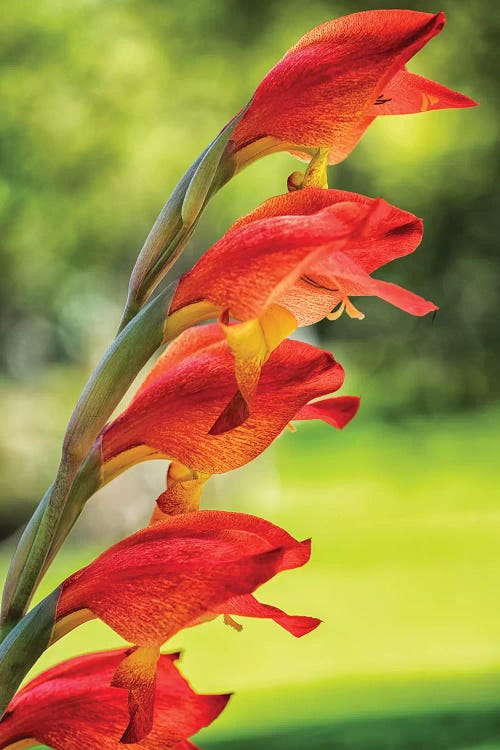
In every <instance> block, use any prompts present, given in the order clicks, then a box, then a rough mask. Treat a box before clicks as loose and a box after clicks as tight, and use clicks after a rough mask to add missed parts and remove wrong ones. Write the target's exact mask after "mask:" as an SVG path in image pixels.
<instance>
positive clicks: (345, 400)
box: [294, 396, 360, 430]
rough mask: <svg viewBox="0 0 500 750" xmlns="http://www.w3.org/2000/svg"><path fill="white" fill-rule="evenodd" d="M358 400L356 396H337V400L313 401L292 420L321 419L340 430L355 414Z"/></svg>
mask: <svg viewBox="0 0 500 750" xmlns="http://www.w3.org/2000/svg"><path fill="white" fill-rule="evenodd" d="M359 404H360V399H359V397H358V396H337V398H326V399H323V400H322V401H314V402H313V403H311V404H306V405H305V406H303V407H302V409H300V411H298V412H297V414H296V415H295V416H294V420H309V419H322V420H323V422H326V423H327V424H330V425H331V426H332V427H336V428H337V429H338V430H341V429H342V428H343V427H345V426H346V424H349V422H350V421H351V419H354V417H355V416H356V414H357V411H358V409H359Z"/></svg>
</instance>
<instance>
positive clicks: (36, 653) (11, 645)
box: [0, 589, 61, 718]
mask: <svg viewBox="0 0 500 750" xmlns="http://www.w3.org/2000/svg"><path fill="white" fill-rule="evenodd" d="M60 593H61V592H60V589H56V590H55V591H53V592H52V593H51V594H49V596H47V597H46V598H45V599H44V600H43V601H41V602H40V604H38V605H37V606H36V607H35V608H34V609H32V610H31V612H29V613H28V614H27V615H26V616H25V617H23V619H22V620H21V621H20V622H19V623H18V624H17V625H16V626H15V627H14V628H13V629H10V631H9V632H8V633H3V635H4V640H3V642H2V644H1V645H0V675H2V679H0V718H1V717H2V716H3V714H4V713H5V711H6V709H7V706H8V705H9V703H10V701H11V699H12V697H13V695H14V694H15V692H16V690H17V689H18V687H19V685H20V684H21V682H22V681H23V679H24V678H25V677H26V675H27V674H28V672H29V670H30V669H31V667H32V666H33V664H34V663H35V662H36V661H37V660H38V659H39V657H40V656H41V655H42V654H43V652H44V651H45V649H46V648H47V647H48V646H49V645H50V640H51V637H52V631H53V628H54V623H55V619H56V608H57V602H58V600H59V595H60Z"/></svg>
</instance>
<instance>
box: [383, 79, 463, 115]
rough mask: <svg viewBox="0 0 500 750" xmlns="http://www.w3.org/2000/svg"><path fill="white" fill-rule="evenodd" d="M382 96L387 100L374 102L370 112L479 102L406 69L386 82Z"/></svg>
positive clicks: (400, 111) (393, 112) (388, 112)
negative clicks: (380, 102)
mask: <svg viewBox="0 0 500 750" xmlns="http://www.w3.org/2000/svg"><path fill="white" fill-rule="evenodd" d="M380 100H384V103H383V104H374V105H372V107H371V109H370V114H371V115H373V116H377V115H405V114H412V113H415V112H427V111H428V110H429V111H430V110H433V109H454V108H457V107H460V108H462V107H475V106H476V105H477V102H475V101H473V100H472V99H469V97H468V96H464V95H463V94H459V93H458V91H452V89H448V88H446V86H441V84H440V83H436V82H435V81H430V80H429V79H428V78H423V77H422V76H418V75H416V74H415V73H410V72H409V71H407V70H399V71H398V72H397V73H396V75H395V76H394V78H392V79H391V80H390V81H389V83H387V84H386V85H385V87H384V91H383V92H380Z"/></svg>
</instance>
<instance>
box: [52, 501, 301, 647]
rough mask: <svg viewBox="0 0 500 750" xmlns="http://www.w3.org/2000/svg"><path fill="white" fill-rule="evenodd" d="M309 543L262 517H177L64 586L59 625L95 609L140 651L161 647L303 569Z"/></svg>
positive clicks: (130, 541) (113, 550) (219, 513)
mask: <svg viewBox="0 0 500 750" xmlns="http://www.w3.org/2000/svg"><path fill="white" fill-rule="evenodd" d="M308 558H309V544H308V543H305V542H304V543H300V542H297V541H296V540H295V539H293V537H291V536H290V535H289V534H287V533H286V532H285V531H283V530H282V529H279V527H276V526H273V525H272V524H269V523H268V522H266V521H263V520H262V519H258V518H256V517H254V516H246V515H245V514H238V513H234V514H232V513H223V512H222V511H199V512H197V513H187V514H184V515H179V516H173V517H172V518H171V520H169V521H166V522H160V523H157V524H156V525H154V526H151V527H149V528H147V529H144V530H142V531H140V532H137V533H136V534H134V535H133V536H131V537H128V539H126V540H124V541H123V542H120V543H119V544H116V545H115V546H114V547H111V548H110V549H109V550H107V551H106V552H104V553H103V554H102V555H101V556H100V557H99V558H97V560H95V561H94V562H93V563H91V564H90V565H89V566H87V567H86V568H84V569H83V570H81V571H79V572H78V573H76V574H74V575H73V576H71V577H70V578H68V579H67V580H66V581H65V582H64V584H62V594H61V597H60V600H59V604H58V608H57V616H58V621H62V620H63V619H64V618H65V617H66V616H67V615H68V614H70V613H71V612H76V611H79V610H82V609H88V610H90V611H91V612H93V613H94V615H95V616H97V617H100V618H101V619H102V620H103V621H104V622H106V623H107V624H108V625H109V626H110V627H112V628H113V629H114V630H115V631H116V632H117V633H119V634H120V635H121V636H122V637H123V638H125V639H126V640H128V641H129V642H131V643H135V644H137V645H139V646H153V645H161V644H162V643H164V642H165V641H166V640H167V639H168V638H170V637H171V636H172V635H174V633H176V632H177V631H178V630H180V629H182V628H184V627H187V626H188V625H189V624H190V623H191V622H192V621H194V620H196V619H197V618H199V617H201V616H203V614H204V613H206V612H211V611H213V610H214V608H216V607H217V606H218V605H219V604H220V603H222V602H224V601H226V600H227V599H229V598H231V597H233V596H236V595H240V594H247V593H252V592H253V591H254V590H255V589H256V588H257V587H258V586H259V585H260V584H262V583H264V582H265V581H267V580H269V579H270V578H272V577H273V576H274V575H275V574H276V573H278V572H279V571H281V570H286V569H288V568H291V567H298V566H299V565H303V564H304V563H305V562H306V561H307V559H308Z"/></svg>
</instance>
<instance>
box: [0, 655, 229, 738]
mask: <svg viewBox="0 0 500 750" xmlns="http://www.w3.org/2000/svg"><path fill="white" fill-rule="evenodd" d="M124 656H125V653H124V651H123V650H122V649H119V650H116V651H107V652H102V653H96V654H86V655H85V656H79V657H76V658H75V659H71V660H69V661H66V662H63V663H62V664H59V665H57V666H56V667H52V668H51V669H49V670H47V671H46V672H44V673H43V674H41V675H39V676H38V677H36V678H35V679H34V680H32V681H31V682H30V683H28V684H27V685H26V686H25V687H24V688H23V689H22V690H21V691H20V692H19V693H18V694H17V695H16V696H15V698H14V699H13V700H12V702H11V704H10V706H9V710H8V714H7V715H6V717H5V718H4V720H3V721H2V722H1V723H0V747H5V746H9V745H10V744H12V743H15V742H17V741H20V740H22V739H23V738H29V737H33V738H35V739H36V740H37V741H38V742H40V743H43V744H47V745H50V747H53V748H55V750H119V748H120V747H123V745H121V744H120V742H119V739H120V735H121V734H122V733H123V730H124V728H125V726H126V724H127V721H128V711H127V692H126V691H125V690H122V689H120V688H116V687H112V686H111V684H110V683H111V679H112V677H113V673H114V671H115V669H116V667H117V666H118V664H119V663H120V661H121V660H122V659H123V657H124ZM178 656H179V655H178V654H165V655H162V656H160V660H159V662H158V671H157V690H156V713H155V722H154V726H153V730H152V732H151V734H150V735H149V736H148V737H147V738H146V739H145V740H143V741H142V742H141V747H143V748H145V750H157V748H158V747H170V746H171V744H172V743H173V742H176V743H177V742H178V741H181V742H182V743H183V744H180V745H177V744H176V745H175V747H176V748H179V749H180V748H181V747H182V748H186V750H187V748H190V747H192V746H191V744H190V743H188V742H187V741H186V744H184V740H185V738H187V737H190V736H191V735H193V734H196V733H197V732H198V731H199V730H200V729H201V728H202V727H204V726H207V725H208V724H210V723H211V722H212V721H213V720H214V719H215V718H216V717H217V716H218V715H219V714H220V712H221V711H222V710H223V708H224V706H225V705H226V703H227V701H228V700H229V696H228V695H198V694H197V693H195V692H194V691H193V690H192V689H191V687H190V685H189V683H188V682H186V680H185V679H184V678H183V677H182V675H181V674H180V673H179V672H178V671H177V668H176V667H175V665H174V662H175V661H176V660H177V659H178ZM89 717H90V718H89Z"/></svg>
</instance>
